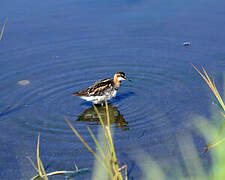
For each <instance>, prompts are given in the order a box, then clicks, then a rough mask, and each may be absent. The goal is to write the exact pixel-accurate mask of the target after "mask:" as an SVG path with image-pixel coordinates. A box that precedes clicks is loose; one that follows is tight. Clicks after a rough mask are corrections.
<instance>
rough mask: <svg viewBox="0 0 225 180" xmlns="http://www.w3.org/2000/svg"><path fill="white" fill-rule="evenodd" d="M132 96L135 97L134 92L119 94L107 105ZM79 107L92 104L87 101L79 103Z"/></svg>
mask: <svg viewBox="0 0 225 180" xmlns="http://www.w3.org/2000/svg"><path fill="white" fill-rule="evenodd" d="M134 95H135V93H134V92H126V93H119V94H118V95H117V96H116V97H115V98H113V99H111V100H109V103H114V102H120V101H122V100H124V99H126V98H128V97H130V96H134ZM81 105H84V106H90V105H92V103H91V102H88V101H84V102H82V103H81Z"/></svg>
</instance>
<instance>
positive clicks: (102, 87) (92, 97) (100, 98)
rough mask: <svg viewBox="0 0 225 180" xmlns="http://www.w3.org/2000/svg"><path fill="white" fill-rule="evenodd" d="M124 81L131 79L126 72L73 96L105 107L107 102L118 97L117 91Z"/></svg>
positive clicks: (96, 83) (119, 72) (101, 81)
mask: <svg viewBox="0 0 225 180" xmlns="http://www.w3.org/2000/svg"><path fill="white" fill-rule="evenodd" d="M124 80H129V79H128V78H127V77H126V75H125V73H124V72H122V71H118V72H117V73H115V75H114V77H113V78H106V79H102V80H99V81H97V82H95V83H94V84H93V85H91V86H90V87H88V88H87V89H83V90H81V91H79V92H75V93H73V95H74V96H78V97H80V98H81V99H84V100H86V101H91V102H92V103H93V104H101V105H103V102H104V101H105V100H110V99H112V98H113V97H115V96H116V93H117V90H118V88H119V87H120V85H121V82H122V81H124ZM129 81H130V80H129Z"/></svg>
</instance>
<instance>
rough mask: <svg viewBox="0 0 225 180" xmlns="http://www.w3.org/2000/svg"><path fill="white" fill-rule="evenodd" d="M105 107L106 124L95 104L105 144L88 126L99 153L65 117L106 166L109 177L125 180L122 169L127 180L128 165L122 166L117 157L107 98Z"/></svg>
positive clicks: (77, 134)
mask: <svg viewBox="0 0 225 180" xmlns="http://www.w3.org/2000/svg"><path fill="white" fill-rule="evenodd" d="M105 107H106V117H107V123H106V124H104V122H103V120H102V117H101V115H100V113H99V111H98V109H97V107H96V106H94V109H95V111H96V113H97V115H98V117H99V120H100V122H101V125H102V128H103V136H104V140H105V142H104V145H101V143H100V141H99V140H97V138H96V137H95V135H94V134H93V132H92V131H91V129H90V128H89V127H87V129H88V131H89V133H90V135H91V137H92V139H93V141H94V142H95V144H96V147H97V149H98V150H99V153H98V154H97V153H96V152H94V151H93V149H92V148H91V147H90V146H89V145H88V144H87V143H86V142H85V140H84V139H83V138H82V137H81V136H80V134H79V133H78V132H77V130H76V129H75V128H74V127H73V126H72V124H71V123H70V122H69V120H67V119H65V120H66V122H67V123H68V125H69V126H70V128H71V129H72V131H73V132H74V134H75V135H76V136H77V137H78V138H79V139H80V141H81V142H82V143H83V144H84V146H85V147H86V148H87V149H88V150H89V151H90V152H91V154H92V155H93V156H94V157H95V158H96V160H97V161H98V162H99V164H100V165H101V166H102V167H103V168H104V170H105V171H106V172H107V174H108V178H107V179H111V180H123V179H124V177H123V175H122V173H121V171H122V170H125V179H126V180H127V179H128V178H127V166H126V165H124V166H122V167H121V168H120V167H119V165H118V160H117V157H116V152H115V147H114V143H113V138H112V132H111V129H110V116H109V107H108V103H107V100H105Z"/></svg>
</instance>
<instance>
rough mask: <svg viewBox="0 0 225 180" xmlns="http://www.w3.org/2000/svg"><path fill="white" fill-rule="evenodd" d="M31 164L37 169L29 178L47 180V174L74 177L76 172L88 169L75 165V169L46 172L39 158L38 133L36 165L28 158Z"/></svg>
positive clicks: (79, 172)
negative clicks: (35, 173) (34, 174)
mask: <svg viewBox="0 0 225 180" xmlns="http://www.w3.org/2000/svg"><path fill="white" fill-rule="evenodd" d="M29 160H30V162H31V164H32V165H33V167H34V169H35V170H36V171H37V173H38V175H36V176H34V177H33V178H32V179H31V180H35V179H44V180H48V176H54V175H64V176H65V177H66V178H69V177H74V176H76V175H77V174H81V173H85V172H87V171H88V169H86V168H84V169H78V167H77V166H75V168H76V170H75V171H54V172H51V173H46V171H45V168H44V166H43V163H42V161H41V158H40V135H39V136H38V141H37V166H36V165H35V163H34V162H33V161H32V160H31V159H30V158H29Z"/></svg>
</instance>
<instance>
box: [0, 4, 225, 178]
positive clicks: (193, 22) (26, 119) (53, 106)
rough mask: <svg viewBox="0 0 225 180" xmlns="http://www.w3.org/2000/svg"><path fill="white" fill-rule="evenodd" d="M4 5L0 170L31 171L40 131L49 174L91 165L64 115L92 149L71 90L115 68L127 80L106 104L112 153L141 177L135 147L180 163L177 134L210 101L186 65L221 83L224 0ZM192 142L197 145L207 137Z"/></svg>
mask: <svg viewBox="0 0 225 180" xmlns="http://www.w3.org/2000/svg"><path fill="white" fill-rule="evenodd" d="M1 4H2V5H1V7H2V8H1V11H0V20H1V22H3V21H4V19H5V18H6V17H7V16H8V17H9V20H8V22H7V24H6V29H5V33H4V37H3V39H2V41H1V42H0V47H1V48H0V70H1V76H0V82H1V83H0V87H1V91H0V99H1V102H0V137H1V138H0V142H1V146H0V161H1V164H0V170H1V171H0V173H1V177H4V179H12V178H14V179H29V178H31V177H32V176H33V175H34V174H35V170H34V169H33V167H32V166H31V164H30V163H29V161H28V160H27V159H26V156H30V157H32V159H35V149H36V140H37V135H38V133H40V135H41V158H42V160H43V162H44V164H46V165H47V169H48V171H52V170H71V169H73V167H74V164H75V163H76V164H77V166H78V167H80V168H83V167H85V168H86V167H87V168H90V169H91V168H92V166H93V157H92V156H91V155H90V153H89V152H88V151H87V150H86V149H85V147H84V146H83V145H82V144H81V143H80V142H79V140H78V139H77V138H76V137H74V136H73V134H72V131H71V130H70V128H69V127H68V125H67V124H66V122H65V120H64V118H68V119H69V120H70V121H71V122H72V124H73V125H74V126H75V127H76V128H77V129H78V130H79V132H80V134H81V135H82V136H83V137H84V138H85V140H87V142H88V143H89V144H90V145H91V146H94V143H93V141H92V139H91V137H90V135H89V133H88V131H87V129H86V126H87V125H89V126H90V127H91V128H92V130H93V131H94V133H97V130H98V128H99V126H98V122H97V121H90V120H89V119H85V118H84V115H85V113H86V115H87V116H93V113H92V112H91V111H92V110H91V104H90V103H88V102H85V101H83V100H81V99H79V98H77V97H74V96H72V93H73V92H75V91H78V90H81V89H83V88H86V87H88V86H89V85H91V84H92V83H93V82H95V81H96V80H99V79H103V78H107V77H112V76H113V74H114V73H115V72H117V71H119V70H122V71H124V72H125V73H126V75H127V76H128V77H129V78H130V79H131V80H132V82H123V84H122V86H121V88H120V89H119V91H118V94H117V97H116V98H115V99H113V100H112V101H110V103H111V105H110V106H112V109H113V112H114V113H115V114H116V115H115V116H116V118H115V123H114V124H113V125H112V126H113V129H114V135H115V144H116V150H117V153H118V156H119V159H121V162H122V163H123V164H124V163H127V164H128V172H129V177H130V178H134V179H137V177H139V175H140V174H141V172H140V170H139V169H138V168H137V165H136V164H135V162H134V160H133V159H134V158H133V156H136V155H137V154H136V150H137V149H138V148H140V149H142V150H144V151H146V152H148V153H149V154H150V155H151V156H152V157H153V158H154V159H155V160H156V161H157V162H159V163H162V164H163V163H164V162H166V161H167V162H172V160H177V161H180V159H181V155H180V152H179V148H178V146H177V138H176V137H177V136H181V137H182V136H186V134H187V133H188V132H191V131H192V130H193V125H194V124H195V119H194V118H193V116H194V115H195V114H198V115H202V116H204V117H210V104H211V99H212V98H211V96H209V92H210V91H209V89H208V87H206V85H205V83H204V82H203V80H202V79H201V78H200V76H199V75H198V74H197V73H196V72H194V70H193V68H192V66H191V64H190V63H193V64H197V65H204V66H205V67H206V68H207V70H208V72H209V73H210V74H212V75H213V77H214V78H215V80H216V82H217V85H218V87H219V89H221V88H222V79H223V78H222V77H223V72H224V68H225V58H224V57H225V50H224V49H225V45H224V41H225V34H224V30H225V24H224V23H223V22H224V13H223V12H224V9H223V7H224V5H225V3H224V2H223V1H217V2H216V3H215V2H213V1H210V0H206V1H198V2H196V1H194V0H191V1H188V2H186V1H175V0H173V1H170V2H164V1H161V0H159V1H135V0H133V1H127V0H124V1H117V0H116V1H107V2H106V1H74V0H73V1H72V0H68V1H59V2H58V1H52V0H47V1H45V2H40V1H37V2H35V1H34V2H32V1H28V0H21V1H10V0H8V1H4V2H2V3H1ZM184 42H191V45H190V46H183V43H184ZM82 117H83V118H82ZM194 139H195V143H196V146H197V148H198V149H199V151H200V149H201V148H202V146H203V145H204V144H205V143H204V141H203V140H202V138H200V137H198V136H197V135H195V136H194ZM206 161H208V160H207V158H206ZM90 177H91V172H90V173H88V174H86V175H81V176H80V178H81V179H88V178H90ZM58 178H59V179H60V177H58Z"/></svg>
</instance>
